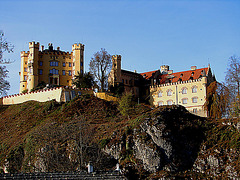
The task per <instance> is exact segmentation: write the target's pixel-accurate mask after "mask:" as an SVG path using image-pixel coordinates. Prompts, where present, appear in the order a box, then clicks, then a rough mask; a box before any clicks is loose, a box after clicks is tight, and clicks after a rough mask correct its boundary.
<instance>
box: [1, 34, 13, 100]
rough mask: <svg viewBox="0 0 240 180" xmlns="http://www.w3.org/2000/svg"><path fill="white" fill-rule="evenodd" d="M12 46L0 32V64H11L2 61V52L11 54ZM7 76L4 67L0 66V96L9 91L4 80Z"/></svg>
mask: <svg viewBox="0 0 240 180" xmlns="http://www.w3.org/2000/svg"><path fill="white" fill-rule="evenodd" d="M13 48H14V46H13V45H12V44H11V43H9V42H7V40H6V39H5V38H4V33H3V32H2V31H0V64H9V63H11V60H10V59H8V60H7V59H3V53H4V52H8V53H10V52H13ZM7 74H8V70H7V69H6V66H0V96H3V95H6V94H7V91H8V90H9V89H10V84H9V82H8V81H7V80H6V78H7V77H8V76H7Z"/></svg>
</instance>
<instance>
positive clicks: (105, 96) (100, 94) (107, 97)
mask: <svg viewBox="0 0 240 180" xmlns="http://www.w3.org/2000/svg"><path fill="white" fill-rule="evenodd" d="M94 95H95V96H96V97H97V98H99V99H104V100H106V101H115V102H116V101H118V98H117V97H114V96H111V95H109V94H108V93H106V92H97V93H94Z"/></svg>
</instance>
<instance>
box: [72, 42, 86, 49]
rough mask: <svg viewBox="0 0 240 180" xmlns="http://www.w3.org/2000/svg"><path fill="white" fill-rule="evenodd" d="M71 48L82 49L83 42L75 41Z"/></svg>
mask: <svg viewBox="0 0 240 180" xmlns="http://www.w3.org/2000/svg"><path fill="white" fill-rule="evenodd" d="M72 50H84V44H81V43H78V44H77V43H75V44H73V45H72Z"/></svg>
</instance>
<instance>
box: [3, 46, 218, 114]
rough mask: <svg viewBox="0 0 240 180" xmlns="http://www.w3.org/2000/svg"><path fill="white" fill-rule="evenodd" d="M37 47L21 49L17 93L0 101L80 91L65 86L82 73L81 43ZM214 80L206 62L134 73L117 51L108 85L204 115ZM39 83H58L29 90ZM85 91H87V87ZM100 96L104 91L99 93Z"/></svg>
mask: <svg viewBox="0 0 240 180" xmlns="http://www.w3.org/2000/svg"><path fill="white" fill-rule="evenodd" d="M39 47H40V45H39V43H38V42H37V43H35V42H30V43H29V51H28V52H25V51H22V52H21V72H20V73H19V75H20V94H18V95H13V96H7V97H3V98H2V104H16V103H21V102H25V101H27V100H37V101H47V100H51V99H56V100H57V101H59V102H62V101H64V102H66V101H69V100H70V99H72V98H74V97H75V94H81V93H82V92H81V91H82V90H81V91H80V90H77V89H73V88H71V89H69V88H68V87H72V79H73V78H74V75H76V74H78V73H83V70H84V68H83V63H84V45H83V44H73V45H72V52H70V53H69V52H64V51H61V50H60V48H59V47H57V50H54V49H53V46H52V44H51V43H49V46H48V49H44V46H41V50H39ZM214 81H216V79H215V76H214V75H213V74H212V71H211V68H210V66H208V67H206V68H200V69H197V67H196V66H192V67H191V69H190V70H187V71H181V72H176V73H173V71H172V70H170V69H169V66H168V65H163V66H161V67H160V69H158V70H154V71H149V72H143V73H137V72H136V71H135V72H132V71H127V70H123V69H122V67H121V55H113V56H112V69H111V71H110V74H109V78H108V85H109V87H115V86H119V85H121V86H123V87H124V91H125V92H131V93H133V94H134V96H135V97H136V98H138V99H140V100H145V101H149V102H150V104H151V105H153V106H162V105H182V106H184V107H186V109H187V110H189V111H190V112H192V113H193V114H196V115H199V116H203V117H206V116H207V112H206V110H205V109H204V104H205V102H206V96H207V87H208V86H209V84H210V83H211V82H214ZM41 83H45V84H49V85H50V86H51V85H57V86H62V87H61V88H60V89H59V88H58V89H56V88H55V89H52V90H46V89H45V90H40V91H37V92H32V93H30V92H31V90H32V89H33V90H34V88H36V87H37V86H38V85H39V84H41ZM64 86H65V88H64ZM109 89H110V88H109ZM22 92H24V93H22ZM26 92H28V93H27V94H26ZM87 93H90V92H89V90H88V92H87ZM43 95H44V96H46V97H42V96H43ZM96 96H97V97H98V95H96ZM100 96H101V97H103V96H104V97H105V96H106V95H104V94H99V97H100ZM105 98H106V97H105ZM108 98H109V97H108ZM110 99H111V98H110ZM0 104H1V103H0Z"/></svg>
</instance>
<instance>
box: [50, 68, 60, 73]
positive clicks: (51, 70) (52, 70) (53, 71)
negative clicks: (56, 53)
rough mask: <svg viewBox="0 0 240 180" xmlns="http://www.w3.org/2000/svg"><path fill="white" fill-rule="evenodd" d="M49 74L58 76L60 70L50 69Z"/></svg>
mask: <svg viewBox="0 0 240 180" xmlns="http://www.w3.org/2000/svg"><path fill="white" fill-rule="evenodd" d="M49 73H50V74H58V70H57V69H50V71H49Z"/></svg>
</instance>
